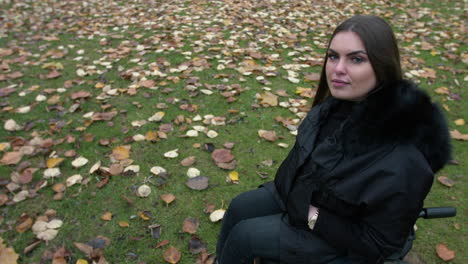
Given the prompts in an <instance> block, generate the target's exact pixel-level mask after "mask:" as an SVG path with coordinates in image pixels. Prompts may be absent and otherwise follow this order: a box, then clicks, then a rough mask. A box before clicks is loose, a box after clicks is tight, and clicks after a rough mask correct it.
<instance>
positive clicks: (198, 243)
mask: <svg viewBox="0 0 468 264" xmlns="http://www.w3.org/2000/svg"><path fill="white" fill-rule="evenodd" d="M203 250H206V244H205V243H203V241H202V240H201V239H200V238H199V237H197V236H192V238H191V239H190V240H189V251H190V253H192V254H199V253H200V252H202V251H203Z"/></svg>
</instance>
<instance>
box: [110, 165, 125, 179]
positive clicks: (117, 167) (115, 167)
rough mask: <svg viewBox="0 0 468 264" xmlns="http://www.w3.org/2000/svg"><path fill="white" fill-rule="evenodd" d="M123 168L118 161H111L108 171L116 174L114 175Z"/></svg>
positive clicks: (113, 174) (119, 172)
mask: <svg viewBox="0 0 468 264" xmlns="http://www.w3.org/2000/svg"><path fill="white" fill-rule="evenodd" d="M123 170H124V167H123V166H122V164H120V163H113V164H111V165H110V167H109V173H110V174H111V175H112V176H116V175H119V174H121V173H122V172H123Z"/></svg>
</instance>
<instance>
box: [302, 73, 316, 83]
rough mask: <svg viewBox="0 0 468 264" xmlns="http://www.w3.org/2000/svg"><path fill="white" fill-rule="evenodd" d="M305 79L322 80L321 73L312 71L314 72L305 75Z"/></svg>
mask: <svg viewBox="0 0 468 264" xmlns="http://www.w3.org/2000/svg"><path fill="white" fill-rule="evenodd" d="M304 79H305V81H306V82H316V81H318V80H320V74H319V73H315V72H312V73H309V74H306V75H304Z"/></svg>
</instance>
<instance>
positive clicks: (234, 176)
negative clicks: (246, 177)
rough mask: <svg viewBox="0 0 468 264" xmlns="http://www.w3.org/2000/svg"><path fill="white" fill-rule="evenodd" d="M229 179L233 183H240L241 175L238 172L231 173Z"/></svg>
mask: <svg viewBox="0 0 468 264" xmlns="http://www.w3.org/2000/svg"><path fill="white" fill-rule="evenodd" d="M229 179H230V180H231V181H232V182H238V181H239V173H238V172H237V171H231V172H230V173H229Z"/></svg>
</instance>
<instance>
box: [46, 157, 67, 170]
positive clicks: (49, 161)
mask: <svg viewBox="0 0 468 264" xmlns="http://www.w3.org/2000/svg"><path fill="white" fill-rule="evenodd" d="M63 160H64V159H63V158H50V159H47V162H46V166H47V168H54V167H56V166H58V165H59V164H60V163H62V161H63Z"/></svg>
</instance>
